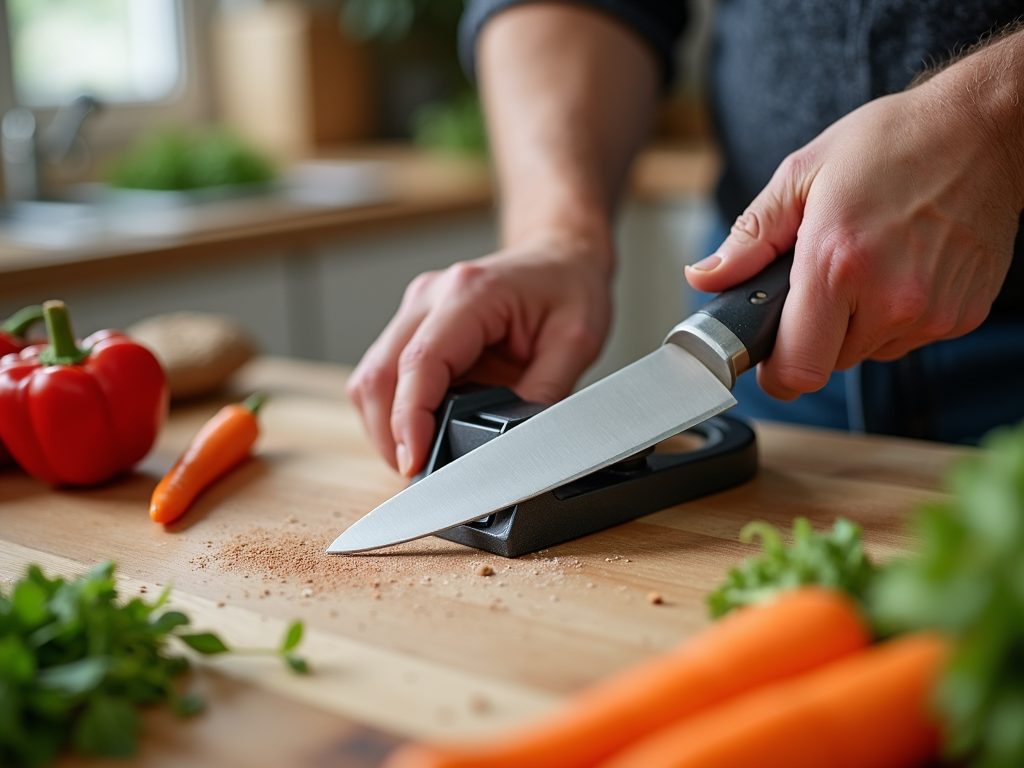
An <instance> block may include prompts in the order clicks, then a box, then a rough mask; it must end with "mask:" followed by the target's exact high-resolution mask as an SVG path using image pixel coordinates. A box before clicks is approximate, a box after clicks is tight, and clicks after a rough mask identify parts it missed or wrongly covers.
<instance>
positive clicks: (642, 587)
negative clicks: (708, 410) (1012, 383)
mask: <svg viewBox="0 0 1024 768" xmlns="http://www.w3.org/2000/svg"><path fill="white" fill-rule="evenodd" d="M345 376H346V371H345V370H344V369H342V368H338V367H334V366H329V365H325V364H315V363H299V362H295V361H285V360H274V359H265V360H261V361H259V362H258V363H256V364H253V365H251V366H249V367H248V368H247V369H246V370H245V371H243V373H242V375H241V376H240V377H239V378H238V379H237V380H236V382H235V384H234V386H235V388H236V389H237V390H239V391H250V390H252V389H254V388H260V389H263V390H266V391H268V392H270V393H271V395H272V399H271V400H270V402H269V403H268V404H267V405H266V407H265V410H264V411H263V412H262V414H261V420H262V422H263V425H264V427H265V429H264V437H263V438H262V439H261V443H260V445H259V449H258V456H257V457H256V458H255V459H253V460H252V461H250V462H248V463H246V464H245V465H243V466H242V467H240V468H239V469H238V470H236V471H235V472H233V473H232V474H231V475H230V476H229V477H227V478H226V479H224V480H223V481H222V482H220V483H219V484H217V485H216V486H215V487H214V488H213V489H211V490H210V491H209V492H208V493H207V494H206V495H205V496H203V497H202V498H201V500H199V501H198V502H197V503H196V505H195V506H194V508H193V509H192V510H191V511H190V512H189V513H188V515H187V516H186V517H185V518H183V519H182V520H181V521H180V522H179V523H177V524H175V525H173V526H171V527H170V528H169V529H167V530H165V529H163V528H162V527H160V526H157V525H154V524H153V523H151V522H150V521H149V519H148V516H147V514H146V509H147V502H148V498H149V495H150V492H151V491H152V489H153V486H154V484H155V482H156V478H157V477H158V476H159V475H160V474H162V473H163V472H164V471H165V470H166V469H167V468H168V467H169V466H170V464H171V462H172V461H173V459H174V457H175V456H176V455H177V453H178V452H179V451H180V449H181V448H182V447H183V446H184V444H185V443H186V441H187V440H188V439H189V437H190V436H191V435H192V434H193V433H194V431H195V430H196V429H197V428H198V426H199V425H200V424H201V423H202V422H203V421H204V420H205V419H206V418H207V417H208V416H209V415H210V414H211V413H212V412H213V411H214V410H215V409H216V408H217V407H218V406H219V404H220V403H219V402H213V401H208V402H203V403H197V404H193V405H189V406H187V407H180V408H178V409H176V410H175V411H174V412H173V414H172V417H171V420H170V422H169V424H168V426H167V428H166V429H165V430H164V432H163V434H162V435H161V438H160V441H159V444H158V445H157V447H156V449H155V451H154V452H153V453H152V454H151V455H150V457H149V458H148V459H147V460H146V461H145V462H144V464H142V465H141V466H140V467H139V470H138V472H137V473H135V474H133V475H131V476H128V477H126V478H123V479H121V480H119V481H118V482H116V483H113V484H111V485H109V486H107V487H104V488H99V489H95V490H87V491H54V490H50V489H48V488H46V487H45V486H43V485H41V484H39V483H37V482H35V481H33V480H31V479H29V478H27V477H25V476H23V475H21V474H18V473H16V472H13V471H8V472H5V473H3V474H0V579H5V580H9V579H13V578H16V577H17V576H18V575H19V574H20V573H21V572H22V570H23V568H24V566H25V565H26V564H27V563H30V562H35V563H39V564H41V565H42V566H43V567H44V569H46V570H47V571H49V572H55V573H62V574H72V573H79V572H81V571H83V570H84V569H86V568H87V567H88V566H90V565H92V564H94V563H96V562H98V561H101V560H104V559H107V558H113V559H115V560H116V561H117V562H118V564H119V574H120V576H121V578H122V584H123V589H124V591H125V593H126V594H134V593H142V592H145V593H147V594H149V595H154V594H155V593H157V592H158V591H159V590H160V589H161V587H162V586H164V585H166V584H169V583H173V584H174V598H173V601H172V602H173V603H174V604H175V605H177V606H179V607H181V608H182V609H183V610H185V611H186V612H187V613H189V615H191V616H192V617H193V619H194V624H195V625H197V626H199V627H204V628H209V629H212V630H215V631H217V632H218V633H220V634H221V635H222V636H224V637H225V638H226V639H227V640H228V641H229V642H230V643H232V644H235V645H238V646H251V647H255V646H263V647H265V646H268V645H273V644H275V643H276V642H277V641H278V640H279V638H280V637H281V635H282V632H283V629H284V627H285V626H286V624H287V622H288V621H289V620H291V619H293V618H301V619H303V620H304V621H305V622H306V626H307V635H306V639H305V640H304V643H303V646H302V648H301V650H302V653H303V654H304V655H305V656H306V657H307V658H308V659H309V661H310V663H311V665H312V667H313V669H314V670H315V672H314V674H313V675H312V676H310V677H308V678H299V677H295V676H292V675H289V674H287V673H286V672H285V671H283V669H282V667H281V665H279V664H278V663H277V662H276V661H275V660H273V659H265V658H260V657H252V656H239V657H236V658H231V657H229V658H220V659H216V660H213V661H211V662H209V663H206V662H204V663H202V664H201V665H200V669H199V671H198V672H197V673H196V674H195V675H194V676H193V677H194V681H193V683H194V684H195V685H197V686H198V687H200V688H202V689H205V690H207V691H208V693H209V707H208V710H207V712H206V713H205V714H203V715H200V716H198V717H196V718H193V719H192V720H188V721H177V720H175V719H174V718H173V717H172V716H171V715H169V714H168V713H167V712H165V711H154V712H151V713H150V714H149V716H148V717H147V726H148V728H147V735H146V737H145V739H144V742H143V748H142V752H141V754H140V755H139V757H138V758H137V760H135V761H134V762H132V761H129V762H127V763H125V762H117V763H112V764H113V765H118V766H132V765H145V766H169V765H182V764H188V765H194V766H207V765H208V766H234V765H238V766H242V765H245V766H261V765H267V766H271V765H273V766H278V765H289V766H320V765H351V766H371V765H377V764H379V761H380V759H381V756H382V755H383V754H384V753H386V751H387V750H388V749H389V748H390V747H391V746H393V745H394V744H395V743H397V741H399V740H400V739H402V738H405V737H410V736H438V737H441V736H443V737H458V736H466V735H478V734H484V733H487V732H490V731H493V730H495V729H500V728H503V727H505V726H508V725H509V724H512V723H516V722H520V721H522V720H524V719H527V718H530V717H534V716H537V715H540V714H542V713H544V712H545V711H546V710H547V709H549V708H550V707H552V706H555V705H556V704H557V703H558V701H559V700H560V699H561V698H562V697H564V696H565V695H566V694H568V693H571V692H572V691H575V690H578V689H579V688H581V687H582V686H585V685H586V684H588V683H591V682H593V681H595V680H598V679H600V678H602V677H604V676H605V675H608V674H609V673H611V672H614V671H615V670H618V669H621V668H623V667H625V666H626V665H628V664H631V663H633V662H636V661H638V660H640V659H643V658H645V657H647V656H649V655H651V654H653V653H656V652H658V651H661V650H664V649H667V648H670V647H672V646H674V645H676V644H677V643H679V642H680V640H682V639H683V638H685V637H687V636H688V635H690V634H692V633H693V632H695V631H697V630H699V629H700V628H701V627H702V626H704V625H705V624H706V623H707V617H706V615H705V610H704V606H703V602H702V601H703V597H704V595H705V594H706V593H707V592H708V591H709V590H711V589H712V588H714V587H715V586H716V585H717V584H719V583H720V581H721V580H722V578H723V576H724V575H725V572H726V570H727V569H728V568H729V567H730V566H732V565H735V564H736V563H738V562H739V561H740V560H741V559H742V558H743V557H744V556H746V555H748V554H750V553H751V551H752V549H751V548H748V547H745V546H743V545H741V544H739V543H738V542H737V533H738V531H739V529H740V528H741V527H742V525H743V524H744V523H746V522H747V521H749V520H751V519H755V518H757V519H764V520H768V521H771V522H774V523H777V524H780V525H786V526H788V525H789V523H790V521H791V519H792V518H793V517H795V516H798V515H804V516H807V517H809V518H810V519H811V520H812V521H813V522H814V523H815V524H816V525H818V526H827V525H830V524H831V523H832V521H833V520H834V519H835V518H836V517H837V516H840V515H841V516H844V517H847V518H850V519H852V520H854V521H856V522H858V523H860V524H862V525H863V526H864V530H865V540H866V542H867V547H868V550H869V551H870V553H871V554H872V555H873V556H875V557H880V558H884V557H888V556H891V555H892V554H894V553H897V552H899V551H901V550H904V549H906V548H907V547H908V545H909V541H908V538H907V535H906V534H905V532H904V530H903V520H904V519H905V517H906V515H907V513H908V511H909V510H910V509H911V508H912V507H913V506H914V505H915V504H916V503H917V502H919V501H921V500H922V499H924V498H927V497H930V496H934V495H935V494H936V493H937V489H938V488H939V486H940V482H939V479H940V476H941V473H942V471H943V469H944V467H945V466H946V465H947V464H948V462H949V461H950V460H951V459H952V458H954V457H955V456H957V455H959V454H960V453H962V451H961V449H957V448H953V447H950V446H943V445H937V444H929V443H919V442H912V441H906V440H896V439H889V438H878V437H856V436H849V435H844V434H839V433H834V432H828V431H820V430H811V429H804V428H795V427H784V426H779V425H771V424H761V425H758V428H757V432H758V440H759V447H760V456H761V471H760V473H759V475H758V476H757V478H756V479H754V480H753V481H751V482H749V483H747V484H745V485H743V486H741V487H739V488H736V489H734V490H731V491H728V492H725V493H721V494H717V495H715V496H711V497H708V498H704V499H700V500H697V501H694V502H690V503H688V504H685V505H681V506H678V507H674V508H671V509H668V510H664V511H662V512H658V513H656V514H653V515H649V516H647V517H645V518H643V519H642V520H639V521H636V522H633V523H629V524H626V525H622V526H619V527H617V528H614V529H611V530H608V531H604V532H602V533H599V534H595V535H593V536H589V537H586V538H584V539H580V540H577V541H573V542H570V543H567V544H563V545H561V546H558V547H553V548H551V549H550V550H547V551H544V552H542V553H539V554H537V555H532V556H526V557H523V558H521V559H518V560H504V559H502V558H500V557H496V556H493V555H489V554H486V553H481V552H478V551H475V550H470V549H467V548H464V547H461V546H459V545H456V544H451V543H449V542H445V541H441V540H439V539H428V540H421V541H418V542H412V543H410V544H406V545H403V546H400V547H396V548H394V549H392V550H391V551H388V552H387V553H385V554H379V555H373V556H362V557H352V558H334V557H330V556H327V555H324V554H323V551H324V549H325V547H326V546H327V545H328V543H329V542H330V541H331V540H332V539H333V538H334V537H335V536H336V535H337V534H338V533H340V532H341V531H342V530H343V529H344V528H345V527H346V526H347V525H349V524H350V523H352V522H353V521H354V520H356V519H357V518H358V517H359V516H361V515H362V514H364V513H365V512H366V511H368V510H369V509H371V508H373V507H374V506H376V505H377V504H378V503H379V502H381V501H383V500H384V499H386V498H388V497H389V496H391V495H392V494H394V493H395V492H397V491H398V490H399V489H400V488H401V487H402V486H403V482H402V481H401V480H400V479H399V478H398V477H397V476H396V475H395V474H394V473H393V472H392V471H391V470H390V469H389V468H388V467H387V466H386V465H385V464H384V462H383V461H381V460H380V459H379V458H377V456H376V455H375V454H374V453H373V451H372V449H371V447H370V445H369V443H368V441H367V440H366V438H365V437H364V435H363V432H362V428H361V425H360V423H359V420H358V417H357V415H356V413H355V411H354V409H353V408H352V407H351V406H350V405H349V404H348V403H347V402H346V401H345V398H344V393H343V386H344V380H345ZM480 564H489V565H490V566H491V567H492V568H493V569H494V571H495V573H494V575H492V576H480V575H477V573H476V571H477V568H478V566H479V565H480ZM652 591H657V592H658V593H660V595H662V597H663V599H664V602H663V603H662V604H652V603H651V602H649V601H648V600H647V599H646V597H647V595H648V593H650V592H652ZM63 764H66V765H77V764H79V762H78V761H76V760H73V759H70V758H69V759H67V760H66V761H65V763H63ZM81 764H84V765H97V763H96V762H95V761H84V762H82V763H81Z"/></svg>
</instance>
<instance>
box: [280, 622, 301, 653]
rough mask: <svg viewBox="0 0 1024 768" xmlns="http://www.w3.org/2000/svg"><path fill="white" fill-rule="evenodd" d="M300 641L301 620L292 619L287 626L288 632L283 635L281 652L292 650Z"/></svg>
mask: <svg viewBox="0 0 1024 768" xmlns="http://www.w3.org/2000/svg"><path fill="white" fill-rule="evenodd" d="M301 641H302V622H301V621H293V622H292V623H291V625H290V626H289V627H288V632H287V633H286V634H285V636H284V641H283V642H282V643H281V652H282V653H286V652H288V651H290V650H292V649H293V648H294V647H295V646H297V645H298V644H299V643H300V642H301Z"/></svg>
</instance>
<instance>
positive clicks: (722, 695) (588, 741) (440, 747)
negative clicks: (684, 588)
mask: <svg viewBox="0 0 1024 768" xmlns="http://www.w3.org/2000/svg"><path fill="white" fill-rule="evenodd" d="M870 640H871V637H870V633H869V631H868V629H867V627H866V626H865V623H864V621H863V619H862V617H861V615H860V612H859V610H858V609H857V608H856V606H855V605H854V604H853V602H852V601H851V600H849V599H848V598H847V597H845V596H844V595H842V594H840V593H838V592H834V591H830V590H825V589H820V588H816V587H805V588H802V589H799V590H796V591H793V592H789V593H785V594H783V595H781V596H780V597H779V598H777V599H776V600H775V601H774V602H772V603H770V604H768V605H762V606H756V607H750V608H742V609H739V610H737V611H734V612H733V613H730V614H729V615H728V616H726V617H725V618H723V619H720V620H719V621H718V622H716V623H715V624H713V625H712V626H711V627H709V628H708V629H707V630H705V631H704V632H701V633H700V634H699V635H697V636H696V637H694V638H693V639H692V640H690V641H689V642H687V643H685V644H683V645H682V646H681V647H680V648H678V649H677V650H675V651H672V652H669V653H667V654H663V655H661V656H657V657H655V658H653V659H650V660H648V661H646V662H644V663H641V664H638V665H636V666H633V667H631V668H629V669H626V670H624V671H623V672H620V673H619V674H617V675H614V676H612V677H611V678H609V679H607V680H604V681H602V682H600V683H598V684H596V685H594V686H592V687H591V688H588V689H586V690H584V691H582V692H581V693H579V694H578V695H576V696H574V697H572V698H571V699H570V700H569V701H568V702H566V704H565V705H564V706H563V707H562V708H561V709H559V710H557V711H556V712H554V713H552V714H550V715H548V716H546V717H544V719H543V720H540V721H538V722H534V723H532V724H529V725H527V726H525V727H523V728H520V729H518V730H516V731H514V732H511V733H508V734H505V735H501V736H497V737H494V738H491V739H489V740H488V741H486V742H483V743H479V744H475V745H456V744H451V745H448V744H430V743H424V744H413V745H411V746H408V747H406V748H404V749H400V750H398V751H397V752H396V753H395V754H394V755H393V757H392V758H391V759H390V760H389V761H388V762H387V763H386V768H524V766H529V767H530V768H583V767H584V766H592V765H594V763H596V762H598V761H600V760H603V759H606V758H608V757H610V756H611V755H613V754H614V753H616V752H618V751H619V750H621V749H623V748H624V747H626V746H627V745H629V744H631V743H633V742H635V741H636V740H638V739H641V738H644V737H645V736H648V735H649V734H651V733H654V732H655V731H657V730H659V729H661V728H664V727H665V726H668V725H670V724H672V723H674V722H676V721H678V720H680V719H681V718H686V717H689V716H692V715H693V714H694V713H696V712H700V711H703V710H706V709H708V708H710V707H713V706H715V705H717V704H719V703H721V702H723V701H726V700H728V699H731V698H732V697H735V696H737V695H739V694H742V693H744V692H746V691H749V690H751V689H754V688H757V687H760V686H763V685H767V684H770V683H774V682H776V681H779V680H785V679H787V678H791V677H794V676H796V675H800V674H802V673H804V672H806V671H807V670H809V669H814V668H816V667H819V666H821V665H823V664H827V663H829V662H832V661H834V660H835V659H837V658H840V657H843V656H846V655H848V654H851V653H854V652H855V651H857V650H859V649H861V648H863V647H864V646H865V645H867V644H868V643H869V642H870ZM751 765H757V763H756V762H755V763H752V764H751Z"/></svg>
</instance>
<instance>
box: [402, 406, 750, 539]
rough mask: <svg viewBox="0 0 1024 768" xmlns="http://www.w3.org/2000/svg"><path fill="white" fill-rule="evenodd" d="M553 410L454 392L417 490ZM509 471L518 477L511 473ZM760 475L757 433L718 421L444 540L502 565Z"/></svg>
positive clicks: (452, 530) (720, 418)
mask: <svg viewBox="0 0 1024 768" xmlns="http://www.w3.org/2000/svg"><path fill="white" fill-rule="evenodd" d="M546 407H547V406H544V405H541V404H539V403H530V402H527V401H525V400H521V399H519V398H518V397H517V396H516V395H515V393H513V392H512V390H510V389H507V388H505V387H490V388H480V387H465V388H460V389H455V390H452V391H451V392H449V393H448V396H447V397H446V398H445V401H444V403H442V405H441V408H440V409H439V410H438V414H437V424H438V430H437V436H436V438H435V439H434V446H433V449H432V451H431V453H430V458H429V459H428V461H427V465H426V467H425V468H424V469H423V471H422V472H420V473H419V474H418V475H417V476H416V477H415V478H413V482H416V481H417V480H420V479H422V478H423V477H426V476H427V475H429V474H430V473H431V472H434V471H435V470H438V469H440V468H441V467H443V466H444V465H445V464H448V463H449V462H451V461H454V460H455V459H457V458H459V457H460V456H462V455H463V454H465V453H468V452H469V451H471V450H473V449H474V448H476V447H477V446H480V445H483V444H484V443H486V442H488V441H489V440H493V439H494V438H496V437H498V436H500V435H502V434H503V433H505V432H507V431H508V430H510V429H512V428H513V427H515V426H516V425H517V424H521V423H523V422H524V421H526V420H527V419H528V418H530V417H531V416H535V415H536V414H538V413H540V412H541V411H543V410H544V408H546ZM687 437H688V438H690V439H689V440H687V439H685V438H687ZM673 441H675V442H676V443H684V444H688V446H687V447H690V446H692V445H694V444H698V447H695V448H693V449H692V450H686V449H683V450H682V451H677V452H664V449H663V446H664V447H668V446H670V445H671V444H672V443H673ZM509 471H510V472H515V471H516V470H515V468H514V467H509ZM756 472H757V446H756V443H755V438H754V431H753V430H752V429H751V428H750V427H749V426H747V425H746V424H745V423H743V422H742V421H739V420H737V419H734V418H730V417H728V416H716V417H714V418H712V419H708V420H707V421H705V422H704V423H703V424H700V425H698V426H696V427H694V428H692V429H690V430H687V431H686V432H684V433H682V435H680V436H677V437H676V438H670V439H669V440H667V441H665V443H662V444H661V446H655V447H654V448H649V449H647V450H646V451H642V452H640V453H638V454H635V455H633V456H630V457H629V458H627V459H623V460H622V461H620V462H618V463H617V464H613V465H612V466H610V467H606V468H605V469H602V470H599V471H597V472H594V473H592V474H590V475H587V476H586V477H582V478H580V479H578V480H575V481H573V482H571V483H566V484H565V485H563V486H560V487H558V488H555V489H554V490H553V491H548V492H547V493H544V494H541V495H540V496H535V497H534V498H532V499H527V500H526V501H523V502H520V503H519V504H516V505H515V506H513V507H509V508H508V509H503V510H501V511H500V512H495V513H493V514H491V515H488V516H487V517H485V518H481V519H480V520H475V521H473V522H471V523H466V524H465V525H458V526H456V527H454V528H449V529H448V530H446V531H442V532H441V533H438V534H437V535H438V536H441V537H442V538H445V539H448V540H449V541H455V542H458V543H459V544H466V545H467V546H470V547H475V548H477V549H483V550H486V551H488V552H493V553H494V554H496V555H501V556H503V557H518V556H519V555H525V554H526V553H528V552H535V551H537V550H538V549H544V548H545V547H549V546H552V545H553V544H559V543H561V542H563V541H569V540H570V539H575V538H579V537H580V536H585V535H587V534H589V533H594V532H595V531H600V530H602V529H604V528H608V527H610V526H613V525H618V524H619V523H624V522H627V521H629V520H635V519H636V518H638V517H642V516H643V515H647V514H650V513H651V512H657V511H658V510H660V509H665V508H666V507H671V506H674V505H676V504H681V503H683V502H684V501H690V500H691V499H696V498H698V497H700V496H705V495H707V494H710V493H716V492H718V491H723V490H725V489H727V488H732V487H733V486H735V485H739V484H740V483H743V482H745V481H747V480H749V479H750V478H751V477H753V476H754V474H755V473H756Z"/></svg>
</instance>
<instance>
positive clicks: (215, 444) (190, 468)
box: [149, 395, 264, 524]
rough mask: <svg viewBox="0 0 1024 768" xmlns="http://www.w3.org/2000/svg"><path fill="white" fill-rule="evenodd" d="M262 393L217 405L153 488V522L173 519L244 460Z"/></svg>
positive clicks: (256, 430) (253, 434)
mask: <svg viewBox="0 0 1024 768" xmlns="http://www.w3.org/2000/svg"><path fill="white" fill-rule="evenodd" d="M263 400H264V398H263V396H262V395H251V396H250V397H248V398H246V399H245V401H244V402H241V403H232V404H231V405H225V406H224V407H223V408H221V409H220V410H219V411H218V412H217V413H216V414H215V415H214V416H213V418H212V419H210V420H209V421H208V422H206V423H205V424H204V425H203V426H202V428H201V429H200V430H199V432H197V433H196V436H195V437H193V438H192V441H191V442H190V443H189V444H188V447H187V448H186V449H185V452H184V453H183V454H182V455H181V457H180V458H179V459H178V460H177V461H176V462H175V464H174V466H173V467H171V471H170V472H168V473H167V474H166V475H164V478H163V479H162V480H161V481H160V482H159V483H158V484H157V486H156V488H155V489H154V490H153V498H152V500H151V501H150V504H149V516H150V517H151V518H152V519H153V520H154V521H155V522H157V523H164V524H167V523H170V522H173V521H174V520H177V519H178V518H179V517H181V516H182V515H183V514H185V511H186V510H187V509H188V508H189V506H190V505H191V504H192V501H193V500H194V499H195V498H196V496H198V495H199V494H200V493H201V492H202V491H203V490H204V489H205V488H207V487H208V486H209V485H210V484H211V483H212V482H213V481H214V480H216V479H217V478H218V477H220V476H221V475H223V474H224V473H226V472H227V471H228V470H229V469H231V468H232V467H234V466H235V465H236V464H238V463H239V462H241V461H242V460H244V459H245V458H246V457H247V456H249V453H250V452H251V451H252V446H253V444H254V443H255V442H256V438H257V437H258V436H259V424H258V422H257V421H256V412H257V411H258V410H259V408H260V406H261V405H262V404H263Z"/></svg>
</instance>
